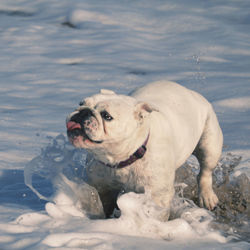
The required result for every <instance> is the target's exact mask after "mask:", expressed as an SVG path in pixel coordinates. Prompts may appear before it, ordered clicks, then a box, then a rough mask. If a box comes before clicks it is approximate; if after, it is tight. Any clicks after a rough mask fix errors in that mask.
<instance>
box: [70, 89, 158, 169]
mask: <svg viewBox="0 0 250 250" xmlns="http://www.w3.org/2000/svg"><path fill="white" fill-rule="evenodd" d="M153 110H154V108H152V107H151V106H150V105H149V104H146V103H141V102H140V103H138V102H137V101H136V99H134V98H133V97H130V96H125V95H117V94H115V93H114V92H113V91H110V90H101V91H100V93H99V94H96V95H94V96H92V97H88V98H86V99H85V100H84V101H82V102H81V103H80V106H79V107H78V108H77V109H76V110H75V111H74V112H72V113H71V114H70V115H69V116H68V117H67V119H66V126H67V134H68V138H69V141H70V142H71V143H72V144H73V145H74V146H75V147H79V148H86V149H87V150H89V151H91V152H92V153H94V154H95V155H97V156H98V157H99V159H100V158H101V160H102V161H104V162H105V163H111V164H113V163H115V162H116V161H120V160H122V158H124V157H125V158H126V157H127V155H129V154H130V153H131V152H130V151H132V153H133V150H134V149H132V148H131V146H128V145H129V144H131V143H132V144H134V145H135V146H134V147H137V144H139V145H140V143H141V141H140V140H145V138H144V137H145V135H144V134H146V133H148V131H144V130H145V128H144V127H145V126H144V125H145V123H146V120H147V117H148V116H149V114H150V113H151V112H152V111H153ZM142 130H143V131H142ZM144 132H145V133H144ZM138 133H139V134H138ZM143 133H144V134H143ZM142 134H143V135H142ZM138 137H139V139H138ZM140 137H142V139H141V138H140ZM138 140H139V141H140V142H137V141H138Z"/></svg>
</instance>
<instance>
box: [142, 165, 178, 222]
mask: <svg viewBox="0 0 250 250" xmlns="http://www.w3.org/2000/svg"><path fill="white" fill-rule="evenodd" d="M158 166H159V165H158ZM174 179H175V170H174V167H171V166H166V164H163V165H162V166H159V168H156V169H155V170H154V171H153V176H152V179H151V183H150V186H149V188H148V190H149V192H150V194H151V197H152V200H153V201H154V202H155V204H156V205H157V206H158V207H159V214H158V215H157V218H158V219H159V220H161V221H167V220H168V218H169V215H170V207H171V201H172V199H173V196H174ZM146 192H147V190H146Z"/></svg>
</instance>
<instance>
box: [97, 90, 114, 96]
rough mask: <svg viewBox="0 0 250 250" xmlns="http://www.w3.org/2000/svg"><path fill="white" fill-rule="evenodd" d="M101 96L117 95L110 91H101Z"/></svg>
mask: <svg viewBox="0 0 250 250" xmlns="http://www.w3.org/2000/svg"><path fill="white" fill-rule="evenodd" d="M100 94H103V95H115V92H114V91H112V90H109V89H101V90H100Z"/></svg>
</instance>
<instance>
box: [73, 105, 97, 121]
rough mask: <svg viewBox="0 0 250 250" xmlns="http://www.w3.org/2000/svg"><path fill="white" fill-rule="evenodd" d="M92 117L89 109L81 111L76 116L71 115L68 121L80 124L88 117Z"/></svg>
mask: <svg viewBox="0 0 250 250" xmlns="http://www.w3.org/2000/svg"><path fill="white" fill-rule="evenodd" d="M91 116H94V115H93V112H92V111H91V110H90V109H82V110H80V111H79V112H78V113H77V114H75V115H73V116H72V117H71V119H70V121H73V122H76V123H80V124H82V123H83V122H84V121H85V120H86V119H88V118H89V117H91Z"/></svg>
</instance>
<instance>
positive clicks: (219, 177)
mask: <svg viewBox="0 0 250 250" xmlns="http://www.w3.org/2000/svg"><path fill="white" fill-rule="evenodd" d="M85 160H86V152H85V151H83V150H79V149H75V148H73V147H72V146H71V145H69V143H68V142H67V141H66V139H65V137H64V136H63V135H59V136H57V137H56V138H55V139H54V140H53V142H52V143H51V144H50V145H48V146H47V147H46V148H45V149H44V150H42V153H41V155H40V156H38V157H36V158H34V159H33V160H32V161H31V162H30V163H29V164H28V165H27V167H26V169H25V183H26V185H28V186H29V187H30V188H31V189H32V190H33V191H34V192H35V193H36V194H37V195H38V196H39V198H41V199H46V200H47V201H48V203H47V204H46V206H45V209H46V212H47V213H48V214H49V215H50V216H51V217H52V218H54V219H56V220H58V219H59V220H61V219H62V218H65V217H67V218H71V220H72V221H75V219H73V218H77V217H78V218H79V217H80V218H82V219H81V220H82V222H85V226H84V227H86V225H87V226H88V230H90V231H96V230H101V231H102V230H105V232H106V233H107V232H108V233H118V234H120V235H130V236H143V237H148V238H154V239H164V240H168V241H174V242H175V241H176V240H178V241H182V242H183V241H185V240H186V239H190V238H192V239H196V240H201V239H202V240H208V241H211V240H213V241H216V242H221V243H225V242H227V241H230V240H231V241H232V240H234V241H240V240H244V241H248V237H247V235H248V234H249V232H250V231H249V191H248V190H249V185H250V183H249V179H248V177H247V176H246V175H245V174H240V175H237V174H236V175H235V172H234V169H235V168H236V166H237V165H238V164H239V162H240V160H241V158H240V157H239V156H237V155H233V154H231V153H227V154H224V155H223V157H222V159H221V161H220V162H219V164H218V166H217V168H216V169H215V172H214V189H215V191H216V193H217V194H218V197H219V200H220V204H219V205H218V207H217V208H216V209H215V210H214V211H213V212H209V211H207V210H205V209H202V208H199V207H198V206H197V205H196V204H195V203H197V184H196V176H197V174H198V172H199V166H198V162H197V161H196V160H195V159H194V158H193V157H191V158H190V159H189V160H188V161H187V163H186V164H184V166H182V167H181V168H179V169H178V170H177V172H176V184H175V189H176V196H175V198H174V200H173V202H172V208H171V217H170V221H168V222H166V223H163V222H161V221H158V220H156V219H154V218H155V217H154V214H156V213H157V209H158V208H157V207H156V206H155V204H153V203H152V202H151V201H150V199H148V197H146V195H142V194H135V193H128V194H123V195H121V196H120V197H119V198H118V201H117V203H118V206H119V209H120V211H119V212H120V213H119V212H118V211H115V213H116V216H115V217H119V216H117V214H121V216H120V217H119V219H115V218H114V219H109V220H94V221H91V220H89V219H87V218H100V217H101V218H104V214H103V208H102V204H101V201H100V199H99V196H98V193H97V192H96V190H95V189H94V188H93V187H90V186H89V185H88V184H86V183H85V182H84V179H85V174H84V166H85ZM233 173H234V174H233ZM36 175H38V176H40V177H41V178H43V179H44V183H40V186H38V187H36V184H37V183H36V179H35V178H34V177H35V176H36ZM48 182H50V184H51V185H50V188H51V190H50V193H49V192H48V190H47V188H46V183H48ZM51 191H53V192H52V193H51ZM79 220H80V219H79ZM86 220H87V221H86ZM78 223H79V222H78ZM51 237H52V236H51ZM46 242H47V243H48V244H52V243H51V242H52V238H49V237H48V238H47V241H46Z"/></svg>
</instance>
